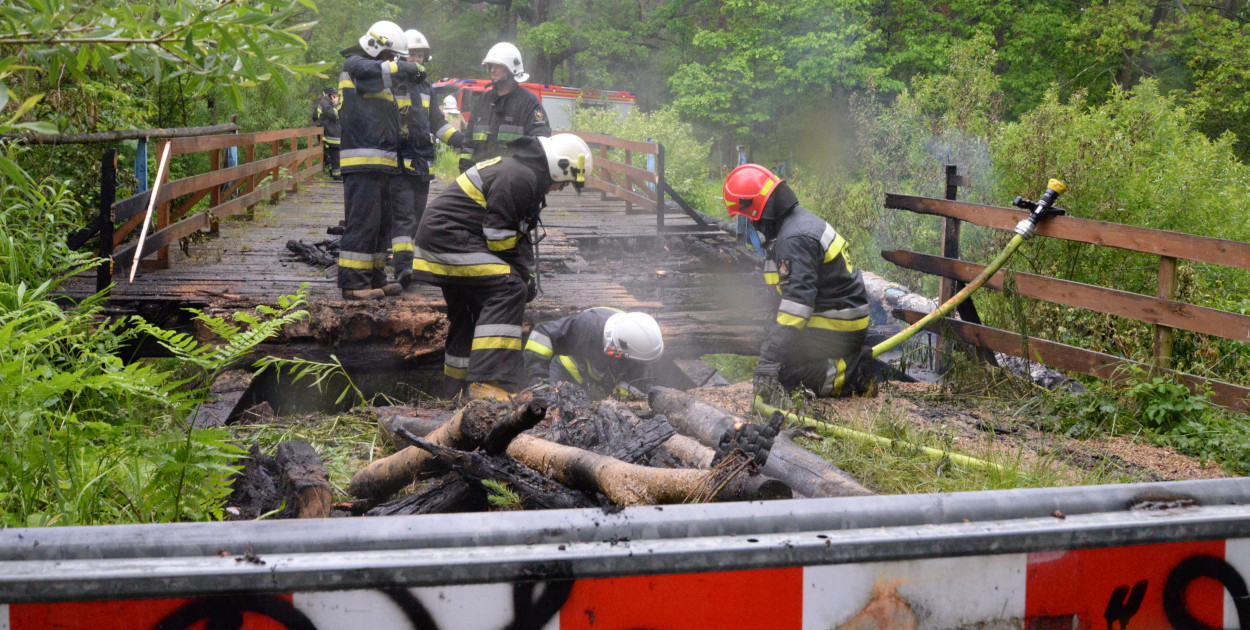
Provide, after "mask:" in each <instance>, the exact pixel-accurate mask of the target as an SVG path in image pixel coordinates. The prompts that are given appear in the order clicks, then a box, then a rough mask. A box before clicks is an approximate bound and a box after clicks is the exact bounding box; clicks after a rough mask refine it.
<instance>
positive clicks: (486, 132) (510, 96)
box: [460, 42, 551, 171]
mask: <svg viewBox="0 0 1250 630" xmlns="http://www.w3.org/2000/svg"><path fill="white" fill-rule="evenodd" d="M482 65H484V66H486V68H487V70H488V71H489V72H490V78H491V87H490V89H488V90H486V92H484V93H483V94H482V96H481V98H479V99H478V101H477V103H475V104H474V105H473V111H471V112H469V113H468V115H467V117H466V119H467V121H468V129H469V144H468V145H467V146H466V147H465V149H464V151H463V152H462V153H461V154H460V170H461V171H465V170H468V168H469V167H470V166H473V165H474V164H475V163H477V162H481V161H482V160H486V159H489V158H492V157H496V156H499V155H504V154H505V153H506V151H507V147H506V145H507V143H508V142H511V141H512V140H516V139H517V138H521V137H524V136H533V137H541V136H550V135H551V124H550V122H548V120H547V112H546V111H545V110H544V109H543V105H542V103H541V102H539V100H538V97H537V96H535V95H534V93H533V92H530V91H529V90H527V89H525V88H523V87H521V86H520V84H518V83H517V82H518V81H525V80H527V79H529V76H530V75H528V74H526V73H525V64H524V63H522V62H521V51H519V50H517V47H516V46H513V45H512V44H509V43H507V42H501V43H498V44H495V45H494V46H492V47H491V49H490V51H489V52H487V53H486V57H484V58H483V59H482Z"/></svg>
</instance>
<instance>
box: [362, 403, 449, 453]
mask: <svg viewBox="0 0 1250 630" xmlns="http://www.w3.org/2000/svg"><path fill="white" fill-rule="evenodd" d="M444 413H446V412H440V413H434V414H429V415H416V416H410V415H407V414H402V413H379V414H378V431H379V432H380V433H381V435H382V438H383V439H384V440H386V441H387V443H389V444H390V445H391V446H393V447H395V448H396V449H401V448H404V447H406V446H408V442H405V441H404V440H403V439H402V438H400V437H399V436H398V435H396V433H395V430H396V429H399V428H403V429H404V430H406V431H408V432H409V433H412V434H413V435H416V436H419V437H425V436H427V435H429V434H431V433H433V432H434V431H437V430H438V428H439V427H441V426H443V425H444V424H447V422H448V421H449V420H451V418H452V417H453V414H450V413H447V414H446V415H445V416H444V415H443V414H444Z"/></svg>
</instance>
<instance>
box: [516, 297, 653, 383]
mask: <svg viewBox="0 0 1250 630" xmlns="http://www.w3.org/2000/svg"><path fill="white" fill-rule="evenodd" d="M620 312H622V311H621V310H619V309H615V308H610V307H607V306H597V307H595V308H589V309H586V310H584V311H582V312H580V313H575V314H573V315H569V316H568V317H562V318H560V319H556V320H552V321H548V322H542V323H541V324H537V325H535V326H534V328H533V330H531V331H530V337H529V341H527V342H526V343H525V375H526V376H527V377H528V378H530V379H538V378H542V379H545V378H548V375H549V373H550V369H551V362H552V361H557V362H559V364H560V366H561V367H563V368H564V371H565V372H567V373H568V374H569V375H570V376H571V377H573V381H574V382H576V383H577V384H579V385H582V386H583V388H584V389H586V393H588V394H590V396H591V397H592V398H602V397H605V396H608V395H610V394H611V393H612V391H613V390H614V389H615V388H616V386H617V385H618V384H620V383H623V382H629V381H633V380H636V379H639V378H642V377H643V376H645V375H646V373H647V366H646V364H644V363H642V362H639V361H631V360H629V359H612V358H611V357H609V356H608V355H607V354H606V353H605V352H604V348H603V327H604V324H606V323H607V321H608V318H609V317H612V316H613V315H615V314H617V313H620Z"/></svg>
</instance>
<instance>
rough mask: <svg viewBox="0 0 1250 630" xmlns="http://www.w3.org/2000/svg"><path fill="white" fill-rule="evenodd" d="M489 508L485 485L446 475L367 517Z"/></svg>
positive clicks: (370, 511)
mask: <svg viewBox="0 0 1250 630" xmlns="http://www.w3.org/2000/svg"><path fill="white" fill-rule="evenodd" d="M489 509H490V501H488V500H487V498H486V489H485V488H483V487H482V484H480V483H475V482H470V481H465V479H464V478H463V477H461V476H460V475H443V476H442V477H439V478H438V479H435V480H434V481H431V482H430V483H429V484H427V485H426V486H425V487H424V488H421V489H420V490H417V491H416V492H413V493H411V494H407V495H405V496H402V497H400V498H398V499H395V500H394V501H391V502H389V503H384V504H382V505H379V506H377V507H375V508H373V509H372V510H369V511H368V512H365V515H366V516H393V515H397V514H450V513H454V512H485V511H487V510H489Z"/></svg>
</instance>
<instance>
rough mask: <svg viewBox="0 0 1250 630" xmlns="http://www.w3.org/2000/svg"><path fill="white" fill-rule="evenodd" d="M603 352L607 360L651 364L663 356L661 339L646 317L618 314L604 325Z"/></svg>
mask: <svg viewBox="0 0 1250 630" xmlns="http://www.w3.org/2000/svg"><path fill="white" fill-rule="evenodd" d="M603 351H604V352H605V353H607V355H608V356H610V357H619V358H622V359H634V360H636V361H645V362H647V363H650V362H652V361H655V360H656V359H659V358H660V355H662V354H664V336H663V335H661V334H660V325H659V324H657V323H656V322H655V318H654V317H651V316H650V315H648V314H646V313H617V314H615V315H613V316H611V317H609V318H608V321H607V322H605V323H604V324H603Z"/></svg>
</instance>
